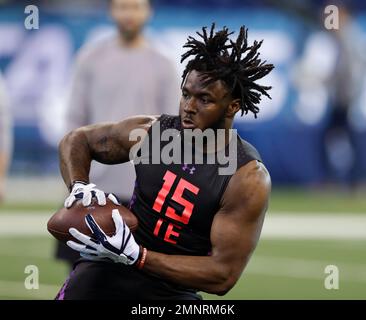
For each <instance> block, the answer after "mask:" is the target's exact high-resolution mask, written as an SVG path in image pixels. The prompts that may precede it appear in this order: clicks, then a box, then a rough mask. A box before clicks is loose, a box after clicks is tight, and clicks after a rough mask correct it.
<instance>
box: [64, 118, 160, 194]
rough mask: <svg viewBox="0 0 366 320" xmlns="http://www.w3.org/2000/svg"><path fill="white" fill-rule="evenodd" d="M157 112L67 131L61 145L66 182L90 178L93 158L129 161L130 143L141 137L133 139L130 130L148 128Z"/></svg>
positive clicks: (86, 180) (120, 161) (107, 162)
mask: <svg viewBox="0 0 366 320" xmlns="http://www.w3.org/2000/svg"><path fill="white" fill-rule="evenodd" d="M156 120H157V116H135V117H131V118H127V119H125V120H123V121H121V122H118V123H105V124H96V125H90V126H85V127H81V128H79V129H76V130H73V131H71V132H70V133H69V134H67V135H66V136H65V137H64V138H63V139H62V141H61V142H60V145H59V158H60V170H61V175H62V178H63V179H64V182H65V184H66V185H67V186H68V187H69V186H70V184H71V182H73V181H76V180H79V181H85V182H89V171H90V164H91V161H92V160H96V161H98V162H101V163H104V164H118V163H123V162H127V161H129V160H130V159H129V152H130V149H131V147H132V146H133V145H134V144H136V143H137V142H139V141H130V139H129V135H130V132H131V131H132V130H134V129H143V130H145V131H146V132H147V131H148V129H149V128H150V126H151V125H152V123H153V122H154V121H156Z"/></svg>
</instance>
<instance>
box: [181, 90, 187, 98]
mask: <svg viewBox="0 0 366 320" xmlns="http://www.w3.org/2000/svg"><path fill="white" fill-rule="evenodd" d="M182 97H183V98H184V99H186V100H187V99H188V94H187V92H185V91H183V92H182Z"/></svg>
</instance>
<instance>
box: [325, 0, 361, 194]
mask: <svg viewBox="0 0 366 320" xmlns="http://www.w3.org/2000/svg"><path fill="white" fill-rule="evenodd" d="M337 6H338V9H339V28H338V29H336V30H334V31H332V32H330V34H331V36H332V37H333V40H334V45H335V48H336V50H335V52H336V59H335V67H334V70H333V72H332V73H331V75H330V79H329V90H330V103H331V108H330V115H329V121H328V123H327V125H326V127H325V130H324V137H323V143H324V153H325V154H324V156H325V158H324V163H325V173H326V174H327V178H328V181H331V182H336V183H344V184H345V185H346V186H349V187H351V188H353V187H355V186H356V185H357V184H359V183H360V182H361V179H362V174H361V166H362V164H361V163H360V160H361V157H360V154H359V148H358V146H357V141H356V140H355V135H356V132H355V130H354V128H353V126H352V123H351V121H350V112H351V109H352V107H354V105H355V103H356V100H357V99H358V97H359V96H360V94H361V90H362V87H363V79H364V75H365V71H366V56H365V52H366V43H365V40H366V39H365V36H364V35H363V33H362V30H361V29H360V27H359V25H358V23H357V22H356V21H355V19H354V17H353V14H352V11H351V10H350V8H349V7H347V5H345V4H344V3H341V2H339V1H338V4H337Z"/></svg>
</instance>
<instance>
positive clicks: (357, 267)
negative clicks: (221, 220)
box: [0, 189, 366, 299]
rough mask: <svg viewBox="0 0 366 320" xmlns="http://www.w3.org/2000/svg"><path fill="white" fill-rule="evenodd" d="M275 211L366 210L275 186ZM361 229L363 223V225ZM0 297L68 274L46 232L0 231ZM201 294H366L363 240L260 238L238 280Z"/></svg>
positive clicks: (42, 208) (22, 207)
mask: <svg viewBox="0 0 366 320" xmlns="http://www.w3.org/2000/svg"><path fill="white" fill-rule="evenodd" d="M58 205H59V204H52V203H48V204H47V203H46V204H19V203H18V204H13V203H8V204H5V205H4V206H2V207H0V215H2V214H3V215H4V214H7V215H9V214H14V215H16V214H17V213H19V212H22V213H23V214H24V212H27V211H28V210H30V212H32V213H34V212H37V213H44V214H45V215H49V214H50V212H53V211H54V209H55V207H57V206H58ZM270 208H271V210H272V211H274V212H281V211H286V212H291V213H293V214H294V215H296V214H297V213H299V214H300V213H302V212H306V213H309V214H312V212H324V213H327V214H329V216H332V215H333V214H336V215H341V214H343V215H344V214H347V213H353V214H354V213H359V214H362V213H365V215H366V199H365V197H363V196H362V195H356V196H355V195H350V194H343V193H335V192H307V191H301V190H298V189H297V190H276V191H275V192H273V196H272V200H271V207H270ZM365 229H366V226H365ZM0 242H1V245H0V299H52V298H53V297H54V296H55V294H56V293H57V291H58V289H59V287H60V285H61V284H62V282H63V280H64V279H65V277H66V276H67V273H68V270H67V266H66V265H65V264H64V263H62V262H59V261H55V260H54V259H53V252H54V244H55V242H54V240H53V239H52V238H51V236H47V235H45V236H27V237H25V236H11V235H9V236H4V235H0ZM27 265H35V266H37V267H38V269H39V281H40V287H39V289H38V290H27V289H25V286H24V281H25V278H26V276H27V274H25V273H24V271H25V267H26V266H27ZM327 265H336V266H337V267H338V270H339V289H338V290H327V289H325V286H324V280H325V278H326V276H327V274H325V272H324V269H325V267H326V266H327ZM204 297H205V298H206V299H366V240H365V239H343V240H340V239H339V240H337V239H321V240H320V239H318V240H317V239H308V240H303V239H289V238H288V239H278V238H276V239H268V238H265V239H261V240H260V242H259V245H258V247H257V249H256V251H255V253H254V255H253V257H252V259H251V260H250V263H249V265H248V267H247V269H246V271H245V272H244V273H243V276H242V278H241V279H240V281H239V282H238V283H237V285H236V286H235V287H234V288H233V289H232V290H231V291H230V292H229V293H228V294H227V295H226V296H224V297H218V296H214V295H207V294H204Z"/></svg>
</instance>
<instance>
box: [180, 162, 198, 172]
mask: <svg viewBox="0 0 366 320" xmlns="http://www.w3.org/2000/svg"><path fill="white" fill-rule="evenodd" d="M182 170H183V171H186V170H189V174H193V173H194V171H195V170H196V168H195V167H194V166H193V165H192V167H189V165H188V164H184V166H183V167H182Z"/></svg>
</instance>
